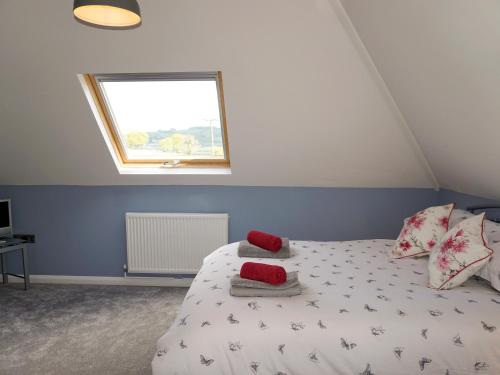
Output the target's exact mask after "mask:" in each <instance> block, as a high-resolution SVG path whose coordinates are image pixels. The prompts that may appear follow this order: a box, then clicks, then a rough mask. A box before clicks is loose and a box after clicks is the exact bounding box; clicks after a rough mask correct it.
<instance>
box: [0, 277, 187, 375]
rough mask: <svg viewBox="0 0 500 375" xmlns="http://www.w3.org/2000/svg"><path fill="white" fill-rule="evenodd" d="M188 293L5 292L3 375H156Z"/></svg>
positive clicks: (1, 303) (4, 288)
mask: <svg viewBox="0 0 500 375" xmlns="http://www.w3.org/2000/svg"><path fill="white" fill-rule="evenodd" d="M186 292H187V289H186V288H160V287H128V286H126V287H125V286H82V285H33V286H32V288H31V289H30V290H29V291H27V292H25V291H23V290H22V289H21V285H20V284H16V285H14V284H9V285H0V374H2V375H14V374H16V375H17V374H22V375H24V374H29V375H34V374H44V375H45V374H54V375H59V374H65V375H69V374H106V375H107V374H110V375H113V374H120V375H126V374H134V375H137V374H151V360H152V358H153V356H154V354H155V351H156V340H157V339H158V338H159V337H160V336H161V335H162V334H163V333H164V332H165V331H166V330H167V328H168V327H169V326H170V324H171V323H172V322H173V320H174V319H175V316H176V314H177V310H178V308H179V307H180V305H181V303H182V301H183V299H184V296H185V294H186Z"/></svg>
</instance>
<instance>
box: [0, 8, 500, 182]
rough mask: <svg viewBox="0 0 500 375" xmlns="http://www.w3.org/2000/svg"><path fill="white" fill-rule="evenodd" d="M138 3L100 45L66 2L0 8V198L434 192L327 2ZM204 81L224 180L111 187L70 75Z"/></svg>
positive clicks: (110, 167) (100, 37)
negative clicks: (13, 190)
mask: <svg viewBox="0 0 500 375" xmlns="http://www.w3.org/2000/svg"><path fill="white" fill-rule="evenodd" d="M140 3H141V6H142V13H143V25H142V26H141V27H140V28H138V29H135V30H127V31H110V30H100V29H93V28H89V27H86V26H84V25H82V24H79V23H77V22H75V21H74V19H73V18H72V1H69V0H68V1H61V0H44V1H20V0H2V1H1V2H0V54H1V56H0V126H1V136H0V153H1V157H0V183H1V184H81V185H111V184H200V185H201V184H207V185H208V184H219V185H268V186H269V185H280V186H354V187H430V186H433V185H434V182H433V178H432V172H430V171H429V169H428V168H427V167H426V161H425V158H424V157H423V156H422V154H421V151H420V150H419V148H418V145H417V144H416V143H415V142H414V139H413V138H412V135H411V133H410V132H408V130H407V129H405V125H404V121H401V118H399V117H398V113H397V111H395V110H394V107H393V106H391V104H390V100H388V98H387V95H386V93H384V92H383V89H381V85H380V82H377V80H376V77H374V75H373V72H372V71H371V70H370V68H369V67H367V65H366V61H365V60H364V59H363V58H362V57H361V56H360V54H359V51H358V49H357V48H356V46H355V45H353V43H352V39H351V37H350V36H349V33H348V32H346V30H345V28H344V27H343V25H342V22H340V21H341V20H340V19H339V18H338V17H339V15H338V14H337V13H336V10H335V7H334V8H332V4H331V3H330V2H329V1H328V0H308V1H304V0H273V1H264V0H253V1H241V0H236V1H235V0H211V1H206V0H169V1H151V0H142V1H140ZM377 3H378V1H377ZM340 17H342V15H340ZM471 63H473V62H472V61H471ZM490 67H491V69H493V64H492V65H491V66H490ZM209 70H221V71H222V72H223V76H224V89H225V90H224V91H225V96H226V107H227V108H226V110H227V116H228V128H229V141H230V148H231V159H232V160H231V161H232V174H231V175H229V176H200V175H196V176H179V175H174V176H172V175H170V176H168V175H162V176H137V175H119V174H118V172H117V170H116V168H115V166H114V163H113V161H112V159H111V157H110V155H109V153H108V150H107V148H106V145H105V142H104V141H103V139H102V137H101V134H100V132H99V130H98V127H97V125H96V122H95V119H94V117H93V115H92V112H91V110H90V108H89V106H88V103H87V102H86V100H85V97H84V94H83V92H82V90H81V87H80V84H79V82H78V80H77V74H78V73H87V72H90V73H92V72H95V73H106V72H177V71H209ZM497 78H498V77H497ZM391 83H393V82H392V81H391ZM396 92H397V93H398V94H400V92H399V91H398V90H396ZM488 100H489V99H488ZM462 109H463V108H462ZM405 110H406V112H408V108H406V106H405ZM423 110H424V114H423V115H422V116H424V115H426V114H427V112H428V111H426V110H425V108H423ZM491 114H492V115H493V112H492V113H491ZM456 117H458V118H459V119H461V116H456ZM409 118H411V119H412V120H414V121H413V122H415V120H416V119H415V118H414V116H412V114H409ZM462 120H463V119H462ZM430 125H431V124H430V123H426V124H425V125H424V126H425V127H429V126H430ZM481 126H482V127H483V128H484V126H486V125H484V124H481ZM415 129H416V130H417V131H418V134H419V138H420V139H422V138H423V136H422V132H421V131H420V130H421V129H420V128H419V126H415ZM422 129H424V128H422ZM459 131H460V132H462V131H464V132H466V131H467V130H459ZM476 136H477V134H476ZM484 138H485V140H486V141H488V137H487V136H484ZM488 142H491V140H489V141H488ZM423 144H424V145H425V146H426V149H429V148H431V146H432V145H429V144H428V142H425V139H423ZM475 145H476V146H477V142H476V143H475ZM478 152H482V150H478ZM443 153H444V150H441V151H434V152H433V153H430V155H431V156H432V158H433V164H434V165H435V166H436V168H437V170H439V171H440V172H441V176H442V177H441V179H442V180H443V181H446V182H447V181H450V182H453V181H454V180H453V178H455V174H457V173H458V171H456V172H455V171H454V173H450V174H448V175H446V174H443V171H442V170H443V168H442V167H441V165H440V163H439V162H437V161H436V160H437V158H438V157H440V154H443ZM447 155H450V154H447ZM448 159H449V156H446V159H443V160H448ZM459 177H460V176H458V175H457V176H456V178H459Z"/></svg>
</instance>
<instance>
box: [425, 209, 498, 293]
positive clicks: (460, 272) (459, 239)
mask: <svg viewBox="0 0 500 375" xmlns="http://www.w3.org/2000/svg"><path fill="white" fill-rule="evenodd" d="M484 216H485V214H484V213H482V214H480V215H476V216H472V217H470V218H468V219H465V220H463V221H461V222H460V223H458V224H457V225H455V226H454V227H453V228H452V229H450V230H449V231H448V232H447V233H446V234H445V235H444V236H443V237H442V238H441V240H440V241H439V244H438V245H437V246H436V247H435V248H434V249H433V250H432V252H431V254H430V256H429V285H430V287H432V288H436V289H450V288H453V287H456V286H458V285H460V284H463V283H464V282H465V281H467V279H468V278H469V277H471V276H472V275H474V274H475V273H476V272H478V271H479V270H480V269H481V267H483V266H484V265H485V264H486V263H488V261H489V259H490V258H491V256H492V254H493V250H491V249H490V248H488V245H487V242H486V239H485V235H484Z"/></svg>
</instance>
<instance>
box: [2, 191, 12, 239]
mask: <svg viewBox="0 0 500 375" xmlns="http://www.w3.org/2000/svg"><path fill="white" fill-rule="evenodd" d="M11 236H12V215H11V213H10V199H0V237H11Z"/></svg>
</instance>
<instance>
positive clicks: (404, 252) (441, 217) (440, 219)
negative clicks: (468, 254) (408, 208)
mask: <svg viewBox="0 0 500 375" xmlns="http://www.w3.org/2000/svg"><path fill="white" fill-rule="evenodd" d="M453 206H454V205H453V204H447V205H445V206H436V207H429V208H426V209H425V210H422V211H419V212H417V213H416V214H415V215H413V216H411V217H409V218H406V219H405V221H404V225H403V229H401V233H399V236H398V239H397V240H396V244H395V245H394V248H393V249H392V257H393V258H398V259H399V258H407V257H416V256H423V255H427V254H430V252H431V251H432V249H434V247H435V246H436V244H437V243H438V242H439V240H441V237H443V235H444V234H445V233H446V231H447V230H448V223H449V219H450V214H451V211H452V210H453Z"/></svg>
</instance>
